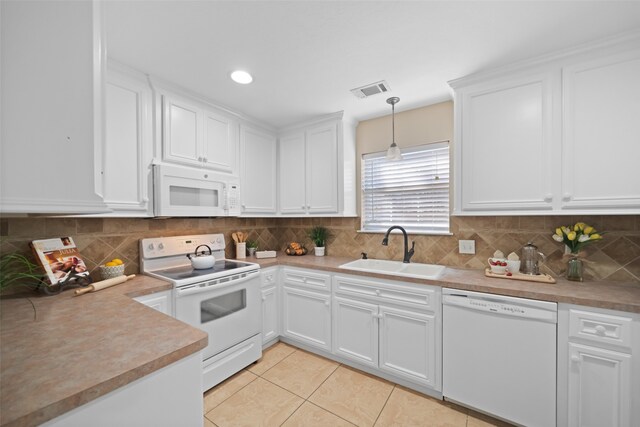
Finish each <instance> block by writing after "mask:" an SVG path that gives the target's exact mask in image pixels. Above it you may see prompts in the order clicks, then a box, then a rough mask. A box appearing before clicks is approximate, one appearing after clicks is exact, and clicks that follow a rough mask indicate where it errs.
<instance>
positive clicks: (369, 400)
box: [309, 366, 393, 426]
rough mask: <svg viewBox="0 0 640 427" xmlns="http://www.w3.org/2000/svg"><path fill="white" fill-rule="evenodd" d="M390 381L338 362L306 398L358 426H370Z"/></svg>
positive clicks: (390, 385)
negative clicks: (322, 382)
mask: <svg viewBox="0 0 640 427" xmlns="http://www.w3.org/2000/svg"><path fill="white" fill-rule="evenodd" d="M392 390H393V384H391V383H389V382H387V381H384V380H382V379H379V378H376V377H373V376H371V375H367V374H364V373H362V372H359V371H356V370H353V369H350V368H347V367H345V366H340V367H339V368H338V369H336V370H335V371H334V372H333V374H331V376H330V377H329V378H328V379H327V380H326V381H325V382H324V384H322V385H321V386H320V387H319V388H318V390H316V391H315V392H314V393H313V394H312V395H311V397H310V398H309V401H310V402H312V403H315V404H316V405H318V406H320V407H322V408H324V409H326V410H328V411H329V412H333V413H334V414H336V415H338V416H339V417H341V418H344V419H345V420H347V421H349V422H352V423H354V424H356V425H359V426H372V425H373V423H374V422H375V421H376V418H378V414H380V411H381V410H382V407H383V406H384V404H385V402H386V401H387V398H388V397H389V394H391V391H392Z"/></svg>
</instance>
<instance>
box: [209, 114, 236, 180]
mask: <svg viewBox="0 0 640 427" xmlns="http://www.w3.org/2000/svg"><path fill="white" fill-rule="evenodd" d="M203 120H204V132H203V133H204V136H203V141H202V150H201V155H202V163H203V166H204V167H206V168H208V169H213V170H217V171H220V172H227V173H231V174H234V175H235V174H236V173H237V171H238V167H237V158H238V148H239V147H238V126H239V125H238V122H236V121H235V120H231V119H229V118H228V117H224V116H222V115H220V114H216V113H214V112H211V111H206V110H205V111H204V113H203Z"/></svg>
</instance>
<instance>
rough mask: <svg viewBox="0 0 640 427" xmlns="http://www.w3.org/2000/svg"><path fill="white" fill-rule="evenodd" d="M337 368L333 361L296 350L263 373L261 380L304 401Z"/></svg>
mask: <svg viewBox="0 0 640 427" xmlns="http://www.w3.org/2000/svg"><path fill="white" fill-rule="evenodd" d="M338 366H339V364H338V363H336V362H334V361H331V360H329V359H325V358H324V357H320V356H316V355H314V354H311V353H307V352H305V351H301V350H298V351H296V352H295V353H293V354H291V355H290V356H288V357H287V358H286V359H284V360H283V361H282V362H280V363H278V364H277V365H275V366H274V367H273V368H271V369H269V370H268V371H267V372H265V373H264V374H263V375H262V378H264V379H266V380H268V381H271V382H272V383H275V384H277V385H279V386H280V387H282V388H285V389H287V390H289V391H290V392H292V393H295V394H297V395H298V396H300V397H303V398H305V399H306V398H308V397H309V396H311V393H313V392H314V391H315V390H316V389H317V388H318V387H319V386H320V384H322V382H323V381H324V380H326V379H327V377H328V376H329V375H331V373H332V372H333V371H335V370H336V368H337V367H338Z"/></svg>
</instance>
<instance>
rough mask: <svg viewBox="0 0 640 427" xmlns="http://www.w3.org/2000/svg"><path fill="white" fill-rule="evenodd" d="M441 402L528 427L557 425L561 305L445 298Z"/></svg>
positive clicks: (489, 297) (475, 296) (469, 295)
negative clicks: (451, 403)
mask: <svg viewBox="0 0 640 427" xmlns="http://www.w3.org/2000/svg"><path fill="white" fill-rule="evenodd" d="M442 311H443V319H442V327H443V332H442V339H443V355H442V356H443V357H442V370H443V372H442V394H443V396H444V397H445V399H446V400H449V401H452V402H455V403H459V404H461V405H463V406H466V407H469V408H472V409H475V410H478V411H480V412H484V413H486V414H490V415H492V416H494V417H497V418H501V419H504V420H506V421H509V422H511V423H515V424H520V425H524V426H531V427H537V426H541V427H549V426H555V425H556V325H557V319H558V305H557V304H556V303H554V302H546V301H536V300H530V299H523V298H514V297H507V296H501V295H493V294H485V293H479V292H469V291H460V290H457V289H447V288H444V289H443V290H442Z"/></svg>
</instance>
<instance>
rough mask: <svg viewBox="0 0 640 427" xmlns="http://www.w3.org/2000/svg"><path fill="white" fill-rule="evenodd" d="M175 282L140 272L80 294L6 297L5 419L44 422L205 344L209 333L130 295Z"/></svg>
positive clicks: (1, 331)
mask: <svg viewBox="0 0 640 427" xmlns="http://www.w3.org/2000/svg"><path fill="white" fill-rule="evenodd" d="M171 288H172V285H171V284H170V283H168V282H164V281H161V280H158V279H154V278H151V277H145V276H138V277H136V278H134V279H132V280H130V281H128V282H126V283H124V284H121V285H117V286H114V287H112V288H108V289H105V290H102V291H99V292H94V293H89V294H86V295H82V296H77V297H75V296H74V294H73V290H67V291H64V292H62V293H61V294H59V295H56V296H51V297H47V296H41V295H38V294H35V293H31V294H29V295H28V297H29V298H27V297H26V296H25V295H14V296H7V297H3V299H2V300H0V346H1V347H0V357H1V359H0V412H1V414H0V425H2V426H5V425H6V426H33V425H39V424H41V423H43V422H45V421H47V420H50V419H53V418H55V417H57V416H59V415H61V414H63V413H65V412H68V411H70V410H71V409H74V408H76V407H78V406H81V405H83V404H85V403H87V402H89V401H91V400H93V399H96V398H98V397H100V396H103V395H105V394H107V393H109V392H110V391H113V390H115V389H117V388H119V387H122V386H124V385H126V384H128V383H131V382H133V381H135V380H137V379H139V378H141V377H143V376H145V375H147V374H150V373H151V372H154V371H157V370H159V369H160V368H163V367H165V366H167V365H170V364H171V363H173V362H175V361H178V360H180V359H182V358H184V357H186V356H188V355H190V354H193V353H196V352H198V351H200V350H201V349H203V348H204V347H205V346H206V345H207V335H206V333H204V332H202V331H201V330H199V329H197V328H193V327H191V326H189V325H187V324H185V323H182V322H179V321H178V320H176V319H174V318H172V317H169V316H167V315H165V314H162V313H159V312H157V311H155V310H154V309H152V308H149V307H147V306H145V305H143V304H140V303H138V302H136V301H134V300H133V299H131V297H136V296H141V295H145V294H150V293H154V292H160V291H163V290H167V289H171ZM31 303H33V306H32V305H31Z"/></svg>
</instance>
